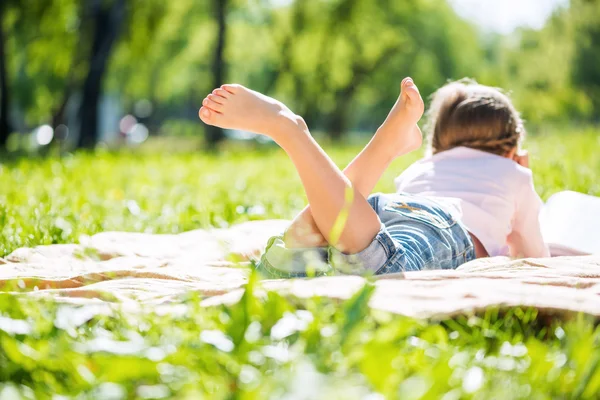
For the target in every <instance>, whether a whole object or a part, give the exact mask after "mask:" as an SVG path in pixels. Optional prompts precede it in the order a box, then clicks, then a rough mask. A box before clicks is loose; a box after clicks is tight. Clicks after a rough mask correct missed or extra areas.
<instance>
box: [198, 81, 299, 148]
mask: <svg viewBox="0 0 600 400" xmlns="http://www.w3.org/2000/svg"><path fill="white" fill-rule="evenodd" d="M198 115H199V116H200V119H201V120H202V121H203V122H204V123H205V124H208V125H214V126H218V127H220V128H225V129H239V130H244V131H248V132H254V133H258V134H263V135H266V136H269V137H271V138H273V139H274V140H277V139H278V138H279V137H280V136H281V135H285V132H286V131H289V129H290V128H296V129H297V128H300V129H302V130H303V131H308V129H307V127H306V124H305V123H304V120H302V118H300V117H299V116H297V115H296V114H294V113H293V112H292V111H290V109H289V108H287V107H286V106H285V105H284V104H283V103H281V102H279V101H277V100H275V99H272V98H271V97H268V96H265V95H263V94H261V93H258V92H255V91H253V90H250V89H248V88H245V87H244V86H241V85H233V84H231V85H223V86H221V87H220V88H219V89H215V90H213V92H212V93H211V94H209V95H208V96H206V98H205V99H204V100H203V101H202V108H200V111H199V112H198Z"/></svg>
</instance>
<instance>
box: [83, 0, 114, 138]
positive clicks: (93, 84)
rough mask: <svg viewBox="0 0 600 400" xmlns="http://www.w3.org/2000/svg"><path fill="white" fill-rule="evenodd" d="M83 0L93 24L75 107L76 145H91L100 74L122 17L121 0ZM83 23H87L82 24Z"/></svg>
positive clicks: (96, 129) (100, 81)
mask: <svg viewBox="0 0 600 400" xmlns="http://www.w3.org/2000/svg"><path fill="white" fill-rule="evenodd" d="M83 1H84V3H87V5H88V6H89V15H88V18H89V22H90V25H91V26H93V35H92V46H91V49H90V53H89V62H88V72H87V76H86V78H85V81H84V83H83V89H82V97H81V106H80V109H79V121H80V124H81V125H80V126H81V127H80V130H79V140H78V147H83V148H92V147H94V146H95V145H96V142H97V140H98V137H97V136H98V105H99V100H100V95H101V93H102V84H103V80H104V74H105V71H106V69H107V64H108V61H109V58H110V55H111V52H112V50H113V47H114V44H115V42H116V41H117V38H118V36H119V33H120V31H121V29H122V26H123V22H124V20H125V0H113V1H111V2H108V1H104V0H93V1H91V2H90V1H88V0H83ZM86 22H87V21H86ZM85 25H87V24H86V23H84V24H82V26H85Z"/></svg>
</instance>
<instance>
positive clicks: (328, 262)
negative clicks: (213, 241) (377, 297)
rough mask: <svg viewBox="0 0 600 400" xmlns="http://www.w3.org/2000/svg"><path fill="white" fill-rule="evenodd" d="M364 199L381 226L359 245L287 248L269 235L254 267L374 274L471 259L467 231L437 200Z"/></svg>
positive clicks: (277, 273) (284, 273) (295, 273)
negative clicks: (353, 250)
mask: <svg viewBox="0 0 600 400" xmlns="http://www.w3.org/2000/svg"><path fill="white" fill-rule="evenodd" d="M368 201H369V204H370V205H371V207H373V209H374V210H375V212H376V213H377V215H378V216H379V219H380V220H381V230H380V231H379V233H378V234H377V235H376V236H375V238H374V239H373V241H372V242H371V244H370V245H369V246H368V247H367V248H366V249H365V250H363V251H361V252H360V253H357V254H344V253H342V252H340V251H338V250H336V249H335V248H333V247H331V246H330V247H329V248H327V249H325V248H321V249H287V248H286V247H285V244H284V242H283V240H282V238H281V237H273V238H271V239H270V240H269V243H268V245H267V248H266V250H265V252H264V253H263V255H262V257H261V260H260V262H259V263H258V264H257V268H258V269H259V271H261V272H262V273H264V274H266V275H267V276H269V277H274V278H289V277H302V276H307V275H309V276H319V275H331V274H335V273H345V274H358V275H364V274H375V275H380V274H389V273H395V272H404V271H420V270H425V269H455V268H457V267H459V266H460V265H461V264H463V263H465V262H467V261H471V260H474V259H475V248H474V245H473V242H472V240H471V237H470V235H469V233H468V232H467V230H466V229H465V227H464V226H463V225H462V224H461V223H460V221H458V220H456V219H455V218H454V217H453V216H452V215H451V214H450V213H449V212H448V211H447V210H446V208H445V206H444V205H442V204H440V203H438V202H437V201H435V200H433V199H431V198H428V197H426V196H418V195H412V194H404V193H394V194H381V193H377V194H374V195H371V196H369V199H368ZM307 272H308V274H307Z"/></svg>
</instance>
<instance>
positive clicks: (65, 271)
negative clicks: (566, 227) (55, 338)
mask: <svg viewBox="0 0 600 400" xmlns="http://www.w3.org/2000/svg"><path fill="white" fill-rule="evenodd" d="M287 224H288V221H282V220H273V221H256V222H247V223H244V224H240V225H236V226H233V227H231V228H229V229H213V230H195V231H190V232H186V233H182V234H178V235H151V234H141V233H124V232H105V233H100V234H97V235H94V236H92V237H89V238H82V240H81V242H82V243H81V244H79V245H75V244H68V245H52V246H39V247H35V248H22V249H19V250H16V251H15V252H13V253H12V254H10V255H9V256H8V257H6V259H5V260H4V263H3V265H1V266H0V285H2V287H3V290H11V288H19V289H20V290H23V291H26V292H27V294H26V295H28V296H52V297H54V298H56V299H57V300H59V301H64V302H71V303H81V304H84V303H89V302H110V301H115V300H116V301H121V302H139V301H141V302H144V303H148V304H161V303H171V302H173V301H177V299H178V298H179V296H181V294H182V293H184V292H186V291H189V290H195V291H199V292H201V293H202V294H203V295H204V296H206V297H208V298H207V299H205V300H204V302H203V304H205V305H206V306H210V305H216V304H223V303H229V302H235V301H237V300H238V299H239V298H240V296H241V293H242V291H243V289H241V288H242V287H243V285H244V284H245V282H246V280H247V276H248V271H249V270H248V268H240V265H244V264H248V263H247V261H248V260H249V259H250V258H252V257H257V256H258V255H259V254H260V251H261V250H262V248H263V246H264V245H265V243H266V241H267V239H268V238H269V237H270V236H272V235H274V234H277V233H280V232H281V231H282V230H283V229H284V228H285V227H286V225H287ZM0 264H2V262H0ZM364 283H365V279H363V278H361V277H357V276H336V277H324V278H317V279H290V280H267V281H264V282H263V287H264V288H265V289H267V290H277V291H279V292H282V293H286V294H288V295H291V296H298V297H310V296H326V297H330V298H334V299H346V298H349V297H350V296H352V294H353V293H355V292H356V291H357V290H358V289H360V288H361V287H362V285H363V284H364ZM375 285H376V290H375V295H374V296H373V297H372V298H371V302H370V305H371V306H372V307H374V308H377V309H382V310H386V311H390V312H393V313H398V314H402V315H406V316H412V317H419V318H432V317H433V318H437V317H439V318H442V317H446V316H451V315H455V314H458V313H470V312H477V311H480V310H483V309H486V308H489V307H512V306H523V307H535V308H537V309H538V310H540V311H542V312H548V313H560V314H572V313H578V312H584V313H587V314H590V315H595V316H600V257H598V256H596V257H594V256H587V257H559V258H551V259H525V260H514V261H511V260H509V259H507V258H503V257H498V258H490V259H480V260H476V261H473V262H470V263H468V264H465V265H463V266H461V267H460V268H459V269H458V270H456V271H422V272H410V273H406V274H395V275H388V276H381V277H378V279H376V280H375ZM34 289H35V290H34Z"/></svg>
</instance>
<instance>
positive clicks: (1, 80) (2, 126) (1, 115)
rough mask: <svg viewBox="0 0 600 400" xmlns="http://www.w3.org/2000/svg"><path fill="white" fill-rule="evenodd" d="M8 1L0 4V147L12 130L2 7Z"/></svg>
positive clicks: (2, 147) (5, 5)
mask: <svg viewBox="0 0 600 400" xmlns="http://www.w3.org/2000/svg"><path fill="white" fill-rule="evenodd" d="M7 4H8V3H5V2H2V3H1V4H0V149H4V148H5V147H6V141H7V140H8V135H10V133H11V131H12V127H11V123H10V117H9V108H10V97H9V96H10V92H9V90H8V89H9V88H8V77H7V76H8V73H7V72H6V50H5V48H6V45H5V38H4V9H5V8H6V7H7Z"/></svg>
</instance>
